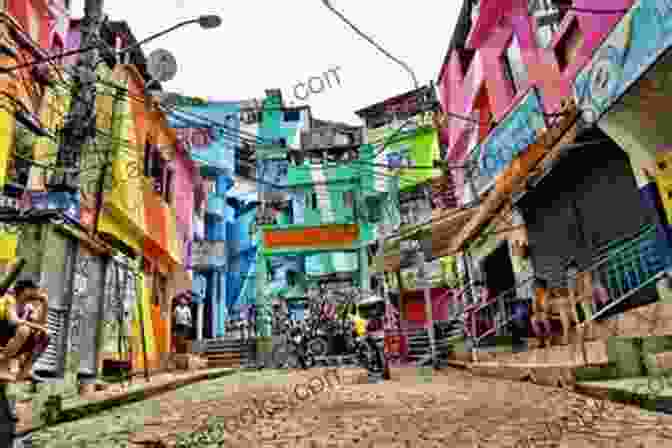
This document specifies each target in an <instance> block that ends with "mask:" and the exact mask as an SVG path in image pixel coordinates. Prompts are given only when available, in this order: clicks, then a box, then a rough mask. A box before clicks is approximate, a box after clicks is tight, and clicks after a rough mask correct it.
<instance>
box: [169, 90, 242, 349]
mask: <svg viewBox="0 0 672 448" xmlns="http://www.w3.org/2000/svg"><path fill="white" fill-rule="evenodd" d="M171 122H172V125H173V126H174V127H176V128H182V129H183V130H184V129H189V130H193V132H192V133H191V134H193V135H196V136H197V137H194V138H190V139H189V140H188V142H187V143H188V146H189V148H190V151H191V155H192V159H193V160H194V161H195V162H196V164H197V166H198V167H199V173H200V176H201V178H202V194H203V195H205V196H207V206H206V207H205V209H204V210H203V212H202V215H198V212H195V216H194V217H193V221H194V224H195V225H194V228H195V229H196V231H195V232H194V240H193V243H192V255H191V259H192V266H191V267H192V269H193V272H194V288H193V289H194V296H195V297H196V298H197V300H198V302H197V303H198V318H197V339H203V338H205V339H209V338H216V337H219V336H223V335H224V334H225V327H226V325H225V322H226V320H227V319H228V314H229V313H228V306H227V303H230V301H229V299H228V297H229V294H228V291H229V287H228V285H227V280H228V278H229V276H228V274H227V272H228V271H229V268H228V263H227V261H228V260H227V259H228V257H229V253H230V248H229V245H230V241H231V240H232V238H231V235H230V234H229V233H230V229H231V228H230V226H229V223H231V222H234V221H235V216H236V210H235V208H233V207H231V206H230V205H229V204H228V203H227V195H228V192H229V191H230V190H231V189H232V187H233V186H234V181H233V176H234V172H235V166H236V163H235V160H236V159H235V153H236V150H237V148H238V147H239V146H240V144H239V138H238V134H239V129H240V103H239V102H205V101H203V102H201V103H200V104H199V103H197V102H195V101H190V102H189V103H188V104H186V105H182V104H179V105H178V106H177V107H176V108H175V109H174V110H173V112H172V116H171ZM191 134H190V133H189V132H185V133H184V135H191Z"/></svg>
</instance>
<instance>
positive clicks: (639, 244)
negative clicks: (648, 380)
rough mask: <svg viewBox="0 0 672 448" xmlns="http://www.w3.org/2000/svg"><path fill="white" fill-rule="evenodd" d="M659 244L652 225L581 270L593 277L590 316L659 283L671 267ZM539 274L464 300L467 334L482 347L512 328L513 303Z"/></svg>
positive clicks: (600, 314)
mask: <svg viewBox="0 0 672 448" xmlns="http://www.w3.org/2000/svg"><path fill="white" fill-rule="evenodd" d="M658 244H660V243H659V242H658V241H657V240H656V227H655V226H653V225H648V226H644V227H643V228H642V229H641V230H640V231H639V232H638V233H637V234H635V235H634V236H631V237H628V238H625V239H622V240H619V241H614V242H612V243H610V244H608V245H606V246H605V247H604V248H602V250H600V251H599V252H598V253H597V255H596V256H595V260H594V262H593V263H592V265H591V266H589V267H588V268H586V269H583V270H582V271H581V272H580V273H579V275H580V274H584V273H586V272H590V273H591V274H592V277H593V289H594V292H593V298H592V303H591V307H592V310H591V312H592V311H594V312H592V313H591V314H592V315H591V316H590V317H587V319H589V320H596V319H598V318H600V317H603V316H604V315H605V314H606V313H607V312H608V311H611V310H613V309H614V308H615V307H616V306H618V305H620V304H623V303H624V302H625V301H626V300H628V299H629V298H631V297H632V296H634V295H635V294H637V293H638V292H639V291H641V290H642V289H643V288H646V287H648V286H651V285H653V284H655V282H656V280H657V279H659V278H660V277H661V276H662V275H663V274H664V272H665V269H666V268H667V267H668V266H667V262H666V260H665V258H664V257H663V254H662V253H661V251H660V250H659V248H658ZM535 277H536V278H539V277H543V276H540V275H534V276H531V277H530V278H528V279H527V280H525V281H523V282H521V283H519V284H518V285H516V286H514V287H513V288H511V289H509V290H507V291H504V292H502V293H500V294H498V295H497V296H495V297H492V298H489V299H487V300H486V301H481V302H480V303H475V304H472V305H464V301H461V303H462V305H463V321H464V324H465V333H466V336H467V337H470V338H472V340H473V341H474V346H475V347H478V346H479V345H480V344H481V343H482V341H483V340H484V339H485V338H487V337H489V336H492V335H495V334H497V332H498V331H499V330H500V329H502V328H506V327H508V325H509V324H510V323H511V322H512V320H513V316H512V314H513V313H512V311H513V310H512V307H513V304H514V303H516V302H518V301H519V300H518V299H516V295H517V294H516V291H518V290H519V289H520V288H521V287H524V286H525V285H526V284H528V283H529V282H531V281H533V280H534V278H535ZM573 277H574V278H575V277H576V276H573ZM565 278H566V279H569V278H570V277H569V276H566V277H565ZM600 297H602V300H601V301H602V303H601V304H600V305H598V304H597V303H596V302H598V301H599V300H598V299H599V298H600ZM598 306H599V307H600V308H599V310H598V309H597V307H598Z"/></svg>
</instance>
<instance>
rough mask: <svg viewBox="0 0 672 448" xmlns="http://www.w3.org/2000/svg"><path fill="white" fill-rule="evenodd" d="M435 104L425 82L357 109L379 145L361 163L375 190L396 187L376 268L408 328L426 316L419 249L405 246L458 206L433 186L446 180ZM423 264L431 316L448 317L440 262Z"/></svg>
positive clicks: (448, 290)
mask: <svg viewBox="0 0 672 448" xmlns="http://www.w3.org/2000/svg"><path fill="white" fill-rule="evenodd" d="M436 108H437V102H436V94H435V91H434V88H433V86H426V87H423V88H420V89H417V90H414V91H411V92H407V93H405V94H402V95H398V96H395V97H392V98H389V99H387V100H385V101H383V102H381V103H378V104H374V105H372V106H369V107H367V108H365V109H362V110H360V111H358V112H357V114H358V115H359V116H360V117H361V118H362V119H363V120H364V121H365V123H366V127H367V138H368V142H369V143H370V144H375V145H377V146H378V147H380V148H381V150H379V151H376V157H375V158H374V159H373V160H371V161H368V162H367V163H366V165H365V166H366V167H367V170H368V172H370V173H372V177H373V179H374V180H375V187H374V188H375V189H376V190H377V191H381V192H382V191H385V188H387V189H388V190H392V191H394V194H393V198H394V200H395V202H396V201H398V208H397V207H394V208H393V209H392V210H390V211H389V212H388V215H389V217H388V219H387V222H388V224H390V226H388V227H389V230H391V229H393V228H394V229H398V232H397V233H396V237H394V238H387V239H386V244H385V250H384V255H383V257H382V258H381V259H376V260H375V262H374V269H375V270H376V271H377V272H379V273H385V278H386V282H387V286H388V290H389V292H390V293H391V300H392V303H393V304H394V305H395V306H397V307H399V310H400V315H401V318H402V324H403V325H404V326H407V327H424V326H425V325H426V324H427V320H428V316H427V315H426V314H427V313H426V308H425V299H424V289H423V286H422V285H421V284H419V283H418V268H419V263H418V260H417V257H416V256H415V255H414V253H416V252H418V251H420V250H421V248H420V246H418V244H417V243H415V244H411V246H410V248H411V250H410V251H409V252H408V253H407V252H405V251H406V248H405V247H404V246H405V245H406V244H407V242H409V241H410V242H417V241H419V240H420V241H422V240H427V239H428V237H430V236H431V232H429V231H428V224H429V225H431V222H432V221H433V220H434V219H436V218H437V217H438V216H439V215H438V214H439V213H444V214H447V213H450V212H451V209H454V208H455V205H456V204H455V203H454V199H453V197H452V191H450V190H448V191H444V190H441V189H437V186H440V185H441V182H437V181H438V180H441V181H446V180H447V181H450V179H449V173H447V174H445V175H444V174H443V173H442V172H441V170H439V169H436V168H434V166H435V163H436V162H437V161H439V160H440V150H441V148H440V144H439V135H438V132H437V129H436V127H435V120H434V110H435V109H436ZM450 186H452V185H450ZM443 209H447V210H443ZM397 224H398V225H397ZM430 243H431V239H430ZM430 246H431V244H430ZM402 260H403V261H402ZM425 268H428V270H429V276H430V278H431V283H432V287H431V297H432V304H433V305H432V307H433V308H432V311H433V313H432V317H433V319H434V320H444V319H447V317H448V312H447V310H448V304H449V301H450V299H451V298H452V288H451V287H450V286H452V285H451V284H447V283H446V278H445V276H444V275H443V273H444V267H443V264H442V263H441V261H440V260H434V261H432V262H430V263H426V264H425Z"/></svg>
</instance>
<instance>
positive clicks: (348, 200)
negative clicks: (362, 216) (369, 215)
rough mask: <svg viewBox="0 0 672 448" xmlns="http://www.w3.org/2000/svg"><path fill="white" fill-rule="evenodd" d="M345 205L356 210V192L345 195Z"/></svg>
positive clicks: (348, 192)
mask: <svg viewBox="0 0 672 448" xmlns="http://www.w3.org/2000/svg"><path fill="white" fill-rule="evenodd" d="M343 203H344V205H345V207H346V208H354V207H355V192H354V191H346V192H344V193H343Z"/></svg>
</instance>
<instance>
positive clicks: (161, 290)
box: [152, 272, 167, 306]
mask: <svg viewBox="0 0 672 448" xmlns="http://www.w3.org/2000/svg"><path fill="white" fill-rule="evenodd" d="M166 284H167V280H166V277H165V276H164V275H162V274H161V273H159V272H157V273H155V274H154V285H153V286H154V288H153V289H154V291H152V292H153V294H152V305H155V306H157V305H162V304H163V303H165V296H166Z"/></svg>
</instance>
